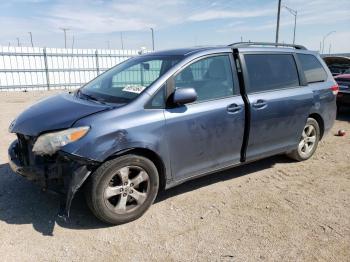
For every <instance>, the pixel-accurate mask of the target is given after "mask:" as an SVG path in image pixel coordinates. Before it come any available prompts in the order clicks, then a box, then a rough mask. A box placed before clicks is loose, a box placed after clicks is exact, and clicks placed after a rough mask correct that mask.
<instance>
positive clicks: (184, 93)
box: [172, 87, 197, 105]
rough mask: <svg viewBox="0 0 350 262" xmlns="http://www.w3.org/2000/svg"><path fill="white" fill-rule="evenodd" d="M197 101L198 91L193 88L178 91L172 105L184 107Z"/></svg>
mask: <svg viewBox="0 0 350 262" xmlns="http://www.w3.org/2000/svg"><path fill="white" fill-rule="evenodd" d="M196 100H197V93H196V90H194V88H192V87H188V88H179V89H176V90H175V91H174V93H173V95H172V103H173V104H177V105H184V104H188V103H192V102H194V101H196Z"/></svg>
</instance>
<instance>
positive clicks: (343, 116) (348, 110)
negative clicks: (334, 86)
mask: <svg viewBox="0 0 350 262" xmlns="http://www.w3.org/2000/svg"><path fill="white" fill-rule="evenodd" d="M337 120H340V121H347V122H350V106H347V107H346V106H342V107H341V108H340V110H339V112H338V114H337Z"/></svg>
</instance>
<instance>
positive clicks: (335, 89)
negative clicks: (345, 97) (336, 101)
mask: <svg viewBox="0 0 350 262" xmlns="http://www.w3.org/2000/svg"><path fill="white" fill-rule="evenodd" d="M331 90H332V92H333V95H335V96H336V95H337V94H338V91H339V86H338V84H335V85H334V86H331Z"/></svg>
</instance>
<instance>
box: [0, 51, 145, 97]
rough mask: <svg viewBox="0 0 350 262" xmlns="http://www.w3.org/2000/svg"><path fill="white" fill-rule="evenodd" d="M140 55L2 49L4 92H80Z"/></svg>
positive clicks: (0, 79)
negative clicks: (82, 88)
mask: <svg viewBox="0 0 350 262" xmlns="http://www.w3.org/2000/svg"><path fill="white" fill-rule="evenodd" d="M138 52H139V51H138V50H110V49H58V48H38V47H0V91H5V90H11V91H13V90H22V91H23V90H50V89H73V88H77V87H79V86H82V85H83V84H85V83H87V82H88V81H90V80H91V79H93V78H94V77H96V76H97V75H99V74H101V73H102V72H104V71H106V70H107V69H108V68H111V67H112V66H114V65H116V64H119V63H121V62H122V61H124V60H126V59H128V58H130V57H133V56H136V55H138Z"/></svg>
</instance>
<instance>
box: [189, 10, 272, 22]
mask: <svg viewBox="0 0 350 262" xmlns="http://www.w3.org/2000/svg"><path fill="white" fill-rule="evenodd" d="M273 12H274V10H272V9H265V10H255V11H248V10H247V11H226V10H208V11H204V12H200V13H196V14H194V15H192V16H190V17H189V19H188V20H190V21H207V20H214V19H225V18H251V17H262V16H269V15H271V14H272V13H273Z"/></svg>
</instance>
